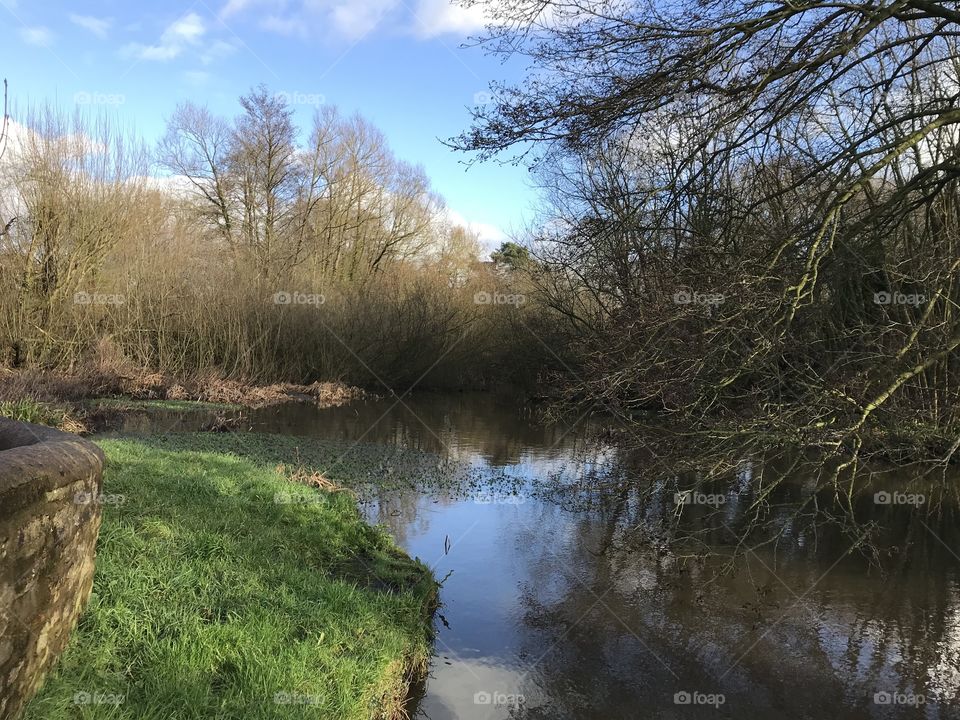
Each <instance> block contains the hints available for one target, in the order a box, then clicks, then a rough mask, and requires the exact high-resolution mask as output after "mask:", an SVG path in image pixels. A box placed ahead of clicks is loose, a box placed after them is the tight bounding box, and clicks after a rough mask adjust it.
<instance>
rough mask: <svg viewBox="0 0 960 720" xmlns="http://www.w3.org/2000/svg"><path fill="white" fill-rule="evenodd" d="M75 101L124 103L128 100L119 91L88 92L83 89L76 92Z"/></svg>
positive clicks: (88, 103) (80, 102) (90, 103)
mask: <svg viewBox="0 0 960 720" xmlns="http://www.w3.org/2000/svg"><path fill="white" fill-rule="evenodd" d="M73 102H74V104H75V105H123V104H124V103H125V102H127V96H126V95H121V94H119V93H105V92H88V91H86V90H81V91H80V92H78V93H74V95H73Z"/></svg>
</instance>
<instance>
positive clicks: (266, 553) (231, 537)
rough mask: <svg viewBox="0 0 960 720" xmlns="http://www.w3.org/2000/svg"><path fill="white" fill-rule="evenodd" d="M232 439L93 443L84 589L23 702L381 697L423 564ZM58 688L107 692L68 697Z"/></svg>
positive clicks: (243, 714) (330, 712)
mask: <svg viewBox="0 0 960 720" xmlns="http://www.w3.org/2000/svg"><path fill="white" fill-rule="evenodd" d="M236 437H238V436H233V435H229V434H227V435H211V434H197V435H194V434H185V435H178V436H175V438H167V439H166V440H165V441H163V442H166V443H167V445H168V446H167V447H164V446H163V442H159V443H158V442H151V440H150V439H149V438H130V437H127V438H117V439H106V440H102V441H100V445H101V446H102V447H103V449H104V451H105V453H106V455H107V459H108V465H107V469H106V472H105V476H104V493H105V494H106V495H110V496H113V497H112V498H110V499H111V500H114V501H115V502H114V503H113V504H105V505H104V508H103V511H104V512H103V526H102V529H101V531H100V539H99V544H98V555H97V569H96V576H95V580H94V592H93V595H92V597H91V600H90V604H89V607H88V608H87V610H86V612H85V613H84V615H83V616H82V618H81V620H80V623H79V625H78V627H77V630H76V631H75V633H74V635H73V636H72V638H71V641H70V645H69V647H68V649H67V651H66V652H65V653H64V655H63V656H62V657H61V659H60V662H59V664H58V666H57V668H56V669H55V671H54V672H53V673H52V674H51V675H50V676H49V677H48V678H47V681H46V683H45V685H44V687H43V688H42V690H41V691H40V693H39V694H38V696H37V697H36V698H35V699H34V700H33V701H32V702H31V704H30V706H29V707H28V711H27V714H26V718H28V719H29V720H41V719H43V720H53V719H54V718H56V719H60V718H98V719H99V718H130V719H133V718H136V719H137V720H146V719H148V718H149V719H150V720H154V719H155V720H168V719H169V718H178V719H179V720H190V719H193V718H196V719H197V720H199V719H201V718H204V719H208V718H244V719H249V720H258V719H266V718H290V717H296V718H300V717H311V718H324V719H326V718H331V719H332V718H336V719H337V720H352V719H354V718H356V719H358V720H360V719H363V720H368V719H369V718H379V717H390V716H392V715H396V714H397V713H398V711H399V709H400V707H401V705H400V704H401V702H402V699H403V696H404V694H405V692H406V688H407V680H408V679H409V678H408V676H409V674H410V673H411V672H419V671H422V670H423V668H425V665H426V662H427V659H428V657H429V653H430V625H431V622H430V620H429V618H428V612H429V608H430V606H431V604H432V603H433V599H434V597H435V589H436V584H435V582H434V580H433V578H432V577H431V576H430V574H429V571H428V570H427V569H426V568H425V567H424V566H423V565H421V564H419V563H418V562H415V561H413V560H411V559H410V558H409V557H407V556H406V555H405V554H403V553H402V552H401V551H400V550H398V549H397V547H396V546H395V545H394V543H393V541H392V540H391V539H390V537H389V536H388V535H387V534H386V533H385V532H383V531H382V530H380V529H378V528H373V527H370V526H369V525H367V524H366V523H364V522H363V521H362V519H361V517H360V515H359V512H358V510H357V508H356V504H355V501H354V500H353V498H352V497H351V496H350V495H349V494H348V493H344V492H335V493H326V492H322V491H317V490H314V489H312V488H310V487H307V486H305V485H295V484H292V483H290V482H289V481H287V480H285V479H283V478H281V477H280V476H279V475H278V474H277V472H276V470H275V469H274V466H273V463H274V461H275V460H276V459H278V458H276V457H274V455H275V454H276V451H275V450H274V451H268V450H269V448H270V447H271V444H270V443H269V442H268V441H263V440H261V441H259V445H258V446H259V447H261V449H262V452H260V453H258V452H256V451H252V452H248V453H247V454H246V456H244V457H241V456H239V455H237V454H233V453H231V452H229V451H230V450H231V449H233V448H232V445H234V444H242V440H238V439H235V438H236ZM242 437H245V438H250V437H251V436H242ZM272 437H273V438H274V440H282V438H279V437H278V436H272ZM280 445H281V446H283V447H284V448H286V447H289V446H288V445H286V444H285V443H284V442H281V443H280ZM284 460H285V461H286V462H287V463H288V464H290V463H291V461H293V458H291V457H286V458H284ZM278 494H280V495H281V496H283V495H284V494H293V495H295V496H297V497H300V498H303V499H304V500H305V502H301V503H297V504H283V503H277V502H275V498H276V497H277V496H278ZM120 496H122V502H121V497H120ZM76 693H89V694H90V695H95V694H96V693H101V694H113V695H117V696H120V695H122V696H123V701H122V702H121V703H119V704H117V705H111V704H100V705H95V704H88V705H82V704H81V705H77V704H75V703H74V697H75V694H76ZM277 693H287V694H288V695H287V696H286V697H292V698H293V699H294V700H297V701H300V702H299V703H294V704H277V703H276V702H275V697H276V695H277ZM281 697H283V696H281Z"/></svg>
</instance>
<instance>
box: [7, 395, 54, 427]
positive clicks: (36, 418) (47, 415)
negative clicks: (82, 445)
mask: <svg viewBox="0 0 960 720" xmlns="http://www.w3.org/2000/svg"><path fill="white" fill-rule="evenodd" d="M0 416H2V417H9V418H13V419H14V420H19V421H20V422H28V423H34V424H36V425H50V426H51V427H59V426H60V424H61V423H62V422H63V420H64V418H65V416H66V411H64V410H62V409H59V408H55V407H52V406H50V405H47V404H46V403H41V402H37V401H36V400H31V399H23V400H4V401H0Z"/></svg>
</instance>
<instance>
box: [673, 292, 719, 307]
mask: <svg viewBox="0 0 960 720" xmlns="http://www.w3.org/2000/svg"><path fill="white" fill-rule="evenodd" d="M673 302H674V304H676V305H712V306H719V305H723V303H724V302H726V298H725V297H724V296H723V294H721V293H702V292H697V291H695V290H690V289H689V288H680V289H679V290H677V291H676V292H675V293H674V294H673Z"/></svg>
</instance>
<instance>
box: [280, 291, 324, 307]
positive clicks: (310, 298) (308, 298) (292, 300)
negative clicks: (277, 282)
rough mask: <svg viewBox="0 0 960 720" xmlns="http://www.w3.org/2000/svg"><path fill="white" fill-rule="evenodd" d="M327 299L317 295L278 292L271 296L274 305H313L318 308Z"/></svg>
mask: <svg viewBox="0 0 960 720" xmlns="http://www.w3.org/2000/svg"><path fill="white" fill-rule="evenodd" d="M326 301H327V299H326V298H325V297H324V296H323V295H321V294H319V293H305V292H299V291H296V290H293V291H287V290H280V291H279V292H276V293H274V294H273V304H274V305H313V306H314V307H320V306H321V305H323V304H324V303H325V302H326Z"/></svg>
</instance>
